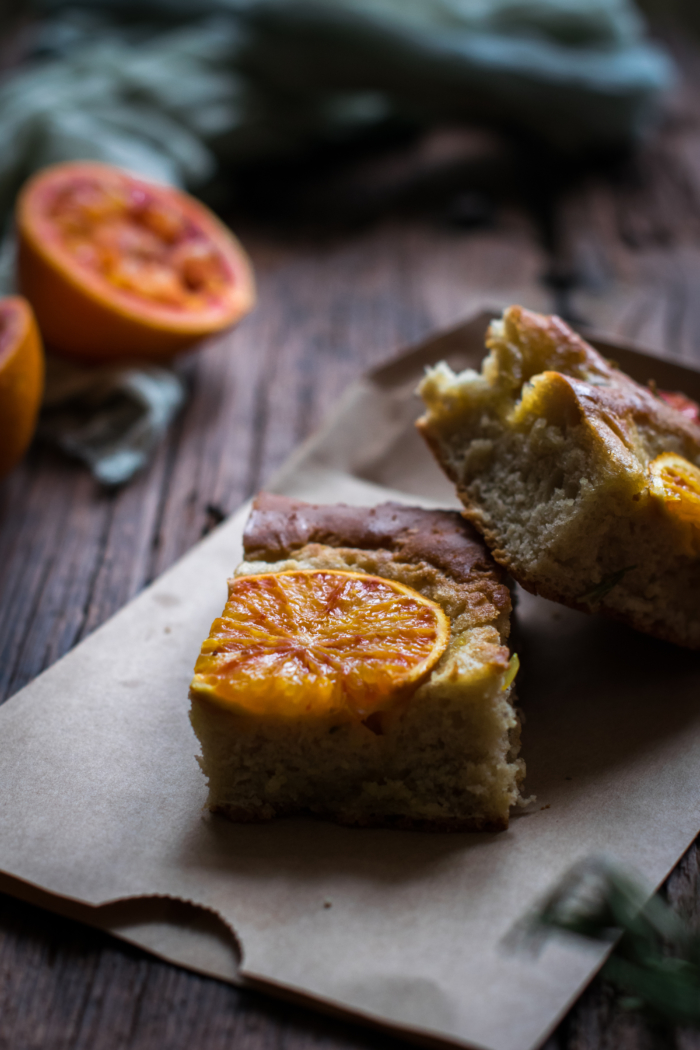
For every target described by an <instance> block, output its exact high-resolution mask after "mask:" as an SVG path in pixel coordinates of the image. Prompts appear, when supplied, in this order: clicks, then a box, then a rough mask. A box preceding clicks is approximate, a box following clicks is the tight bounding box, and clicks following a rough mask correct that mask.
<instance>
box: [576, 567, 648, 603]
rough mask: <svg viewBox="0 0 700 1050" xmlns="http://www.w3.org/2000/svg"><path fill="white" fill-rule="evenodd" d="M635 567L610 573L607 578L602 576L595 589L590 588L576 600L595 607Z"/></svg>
mask: <svg viewBox="0 0 700 1050" xmlns="http://www.w3.org/2000/svg"><path fill="white" fill-rule="evenodd" d="M636 568H637V566H636V565H628V566H627V567H626V568H625V569H618V570H617V572H611V573H609V574H608V575H607V576H604V577H603V579H602V580H601V581H600V583H597V584H596V585H595V587H592V588H591V590H590V591H586V593H585V594H582V595H581V597H580V598H578V599H577V601H579V602H586V603H587V604H588V605H597V604H598V602H602V600H603V598H606V597H607V596H608V594H610V591H611V590H612V589H613V587H617V585H618V583H620V582H621V581H622V580H623V579H624V577H625V576H626V575H627V573H628V572H632V569H636Z"/></svg>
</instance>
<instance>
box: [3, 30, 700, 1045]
mask: <svg viewBox="0 0 700 1050" xmlns="http://www.w3.org/2000/svg"><path fill="white" fill-rule="evenodd" d="M675 46H676V47H677V49H678V52H679V54H680V57H681V59H682V60H683V62H684V65H685V67H686V68H689V69H690V72H689V73H688V75H687V76H686V78H685V80H684V82H683V84H682V86H681V88H680V90H679V92H678V93H677V95H676V97H675V98H674V99H673V103H672V107H671V109H670V111H669V114H668V115H667V117H666V119H665V122H664V123H663V124H662V126H661V127H660V129H659V131H658V133H657V134H656V136H655V137H654V139H653V141H652V142H651V143H650V145H649V146H648V147H647V148H646V152H645V153H644V154H643V155H642V156H641V159H638V160H637V161H636V162H634V163H629V162H628V163H627V164H626V165H623V166H620V165H618V166H617V167H607V168H606V169H603V170H598V171H596V172H594V173H592V174H590V175H589V176H587V177H586V178H585V179H583V180H582V179H574V180H573V181H572V179H571V176H570V172H568V173H567V174H566V177H562V179H561V181H560V183H558V182H557V180H556V179H554V180H553V179H551V178H549V181H548V182H547V183H546V185H547V187H548V189H547V194H545V196H547V195H549V196H548V200H547V207H546V209H545V210H544V211H543V209H542V207H540V205H539V204H537V200H538V199H539V200H540V204H541V201H542V195H541V194H540V197H539V198H538V197H537V194H533V193H532V192H531V189H532V187H531V186H530V189H528V187H527V186H526V187H524V189H523V191H522V192H521V193H519V192H518V189H517V182H518V180H517V177H514V169H513V163H514V162H513V156H514V154H512V153H511V154H509V158H510V159H506V161H505V163H506V167H508V166H509V165H510V167H509V168H508V171H506V173H505V175H504V178H503V180H502V183H501V185H502V190H499V194H500V196H499V197H498V199H497V200H496V203H495V212H496V220H495V223H494V224H493V225H492V226H490V227H489V226H477V227H476V228H473V229H472V228H467V227H464V226H462V227H449V226H448V225H446V224H445V221H444V209H443V210H442V211H440V213H439V214H438V212H436V211H432V212H430V211H429V212H428V214H425V213H424V214H422V215H415V214H409V215H406V214H402V215H398V214H396V215H394V217H391V215H390V214H389V215H388V216H387V217H385V218H381V219H379V220H376V219H375V220H374V221H373V222H371V223H369V224H368V225H365V226H364V227H357V226H356V227H355V228H352V229H350V230H345V231H344V232H342V233H328V232H326V233H325V234H324V235H323V236H320V237H319V236H317V237H311V236H310V235H304V234H303V232H302V233H300V232H299V231H298V230H297V231H296V232H295V233H294V234H293V235H292V234H291V233H288V234H286V235H285V236H282V235H281V234H279V233H277V232H274V230H272V229H271V228H270V227H269V226H268V225H267V224H265V223H264V222H261V221H257V222H255V223H254V222H252V221H251V220H247V221H245V220H241V221H239V223H238V230H239V232H240V233H241V236H242V238H243V240H244V242H245V243H246V245H247V246H248V247H249V249H250V251H251V253H252V256H253V260H254V264H255V268H256V272H257V275H258V280H259V286H260V303H259V307H258V309H257V310H256V312H255V313H254V314H253V315H252V316H251V317H250V318H249V319H247V320H246V321H245V322H244V323H243V324H242V325H241V326H240V327H239V328H238V329H237V330H236V331H235V332H234V333H232V334H231V335H228V336H226V337H223V338H221V339H218V340H214V341H212V342H211V343H210V344H209V345H208V346H207V347H206V348H204V349H203V350H202V351H201V352H199V353H198V354H193V355H191V356H190V357H189V358H188V359H186V360H184V361H183V362H182V363H181V365H180V367H181V368H182V371H183V374H184V376H185V378H186V380H187V383H188V386H189V389H190V398H189V401H188V403H187V406H186V408H185V409H184V411H183V412H182V414H181V416H180V417H179V418H178V420H177V421H176V423H175V424H174V425H173V427H172V428H171V431H170V433H169V434H168V436H167V438H166V439H165V440H164V442H163V444H162V445H161V447H160V448H159V449H158V452H157V454H156V456H155V457H154V460H153V462H152V463H151V464H150V466H149V468H148V469H147V470H146V471H145V472H144V473H143V474H142V475H140V476H139V477H138V478H137V479H135V480H134V482H133V483H132V484H130V485H129V486H127V487H125V488H124V489H121V490H119V491H117V492H114V493H111V492H107V491H105V490H102V489H100V488H99V486H97V485H96V484H95V483H94V482H93V481H92V480H91V478H90V477H89V476H88V475H87V473H86V472H85V471H84V470H83V468H82V467H80V466H79V465H77V464H75V463H73V462H72V461H70V460H68V459H66V458H64V457H62V456H60V455H59V454H58V453H56V452H55V451H53V450H52V449H50V448H47V447H45V446H42V445H40V444H36V445H35V446H34V447H33V448H32V450H31V452H30V454H29V456H28V457H27V459H26V460H25V462H24V463H23V464H22V465H21V466H20V467H19V468H17V469H16V470H15V471H14V473H13V474H12V475H11V476H10V477H9V478H7V479H6V480H5V481H4V482H2V483H0V699H5V698H7V697H9V696H11V695H13V694H14V693H15V692H16V691H17V690H18V689H20V688H21V687H22V686H23V685H24V684H26V683H27V682H28V681H30V680H31V679H32V678H33V677H34V676H35V675H37V674H38V673H39V672H40V671H42V670H43V669H44V668H46V667H48V666H49V665H50V664H51V663H52V662H53V661H54V660H56V659H58V658H59V657H60V656H61V655H62V654H63V653H65V652H67V651H68V650H69V649H70V648H71V647H72V646H74V645H75V644H76V643H77V642H79V641H80V640H81V638H84V637H85V636H86V635H87V634H88V633H89V632H90V631H92V630H94V629H95V628H96V627H97V626H98V625H99V624H100V623H103V622H104V621H105V620H106V619H107V618H108V617H109V616H111V615H112V614H113V613H114V612H115V611H116V610H117V609H119V608H120V607H121V606H122V605H123V604H124V603H125V602H127V601H128V600H129V599H130V598H132V597H133V596H134V595H135V594H137V593H138V592H139V590H140V589H141V588H143V587H144V586H145V585H146V584H147V583H148V582H149V581H150V580H152V579H153V578H155V577H156V576H157V575H158V574H159V573H161V572H162V571H163V570H164V569H166V568H167V567H168V566H169V565H171V564H172V563H173V562H174V561H175V560H177V558H179V557H180V556H181V555H182V554H183V553H184V552H185V551H187V550H188V549H189V548H190V547H191V546H192V544H194V543H196V542H197V540H198V539H199V538H200V537H201V536H203V535H204V534H206V532H207V531H208V530H209V529H211V528H212V527H213V525H215V524H216V523H217V522H218V521H219V520H221V518H222V517H223V516H225V515H227V514H229V513H230V512H231V511H232V510H234V509H235V507H236V506H237V505H238V504H239V503H240V502H241V501H242V500H243V499H245V498H246V497H248V496H249V495H251V494H252V493H253V492H254V491H256V490H257V489H259V488H260V487H261V486H263V485H264V483H265V481H266V479H267V478H269V477H270V475H271V473H272V472H273V471H274V470H275V469H276V468H277V467H278V466H279V464H280V463H281V462H282V461H283V460H284V459H285V458H286V456H287V455H288V454H289V452H290V451H291V450H292V448H293V447H294V446H295V445H297V444H298V442H299V441H301V440H302V439H303V438H304V437H305V436H306V435H307V434H309V433H310V432H311V431H312V430H313V429H314V427H316V426H317V425H318V423H319V422H320V421H321V419H322V418H323V417H324V416H325V414H326V413H327V412H328V411H329V409H330V408H331V406H332V405H333V402H334V401H335V399H336V398H337V397H338V396H339V395H340V393H341V392H342V390H343V389H344V388H345V387H346V385H347V384H348V383H349V382H351V381H352V380H353V379H355V378H356V377H357V376H358V375H359V374H361V373H362V372H363V371H364V370H366V369H367V368H369V367H372V366H374V365H377V364H380V363H382V362H384V361H386V360H388V359H389V358H391V357H392V356H393V354H395V353H396V351H397V350H398V349H399V348H401V347H402V346H404V345H406V344H407V343H410V342H413V341H415V340H417V339H420V338H422V337H423V336H425V335H427V334H428V333H429V332H430V331H431V330H432V329H434V328H435V327H441V326H446V325H449V324H451V323H453V322H455V321H457V320H458V319H460V318H461V317H464V316H466V315H467V314H469V313H470V312H472V311H474V310H475V309H477V308H478V307H480V306H482V305H484V304H494V305H499V304H505V303H506V302H509V301H519V302H522V303H524V304H525V305H529V306H532V307H535V308H545V309H546V308H552V307H553V306H554V304H555V303H556V304H557V305H558V306H559V307H560V308H562V304H563V308H564V309H565V311H566V312H567V313H569V315H572V316H577V317H579V318H582V319H584V320H587V321H589V322H591V323H593V324H595V325H596V327H599V328H605V329H606V330H608V331H610V332H612V333H613V334H614V335H617V336H623V337H628V338H631V339H635V340H637V341H638V342H640V343H642V344H645V345H647V346H651V347H652V348H655V349H657V350H659V351H663V352H666V353H670V354H672V355H674V356H676V357H678V358H680V359H683V360H687V361H696V362H697V363H698V364H699V365H700V326H698V324H697V321H698V313H699V312H700V296H698V295H697V291H696V289H697V287H698V278H700V122H699V120H698V117H697V114H700V104H699V103H700V83H699V82H698V78H696V74H695V71H694V70H695V66H694V64H693V62H690V61H689V60H688V58H687V56H686V54H685V52H684V50H683V49H684V47H685V45H684V44H682V43H681V44H676V45H675ZM539 163H540V167H539V168H538V162H537V161H536V160H533V161H532V163H531V165H530V169H529V171H530V175H529V176H528V177H529V178H531V179H534V180H535V181H537V177H538V175H537V172H538V171H541V162H539ZM371 170H372V171H373V172H374V169H371ZM515 176H517V165H516V169H515ZM372 177H375V175H374V174H373V176H372ZM482 188H483V187H482ZM453 191H454V186H453V185H451V186H450V193H452V192H453ZM550 191H551V193H550ZM479 192H481V190H480V191H479ZM550 197H551V199H550ZM533 202H534V203H533ZM547 273H548V274H549V275H550V283H549V286H547V285H546V284H545V283H544V282H543V280H542V277H543V275H545V274H547ZM552 274H554V275H558V277H557V279H556V280H554V281H553V280H552V279H551V275H552ZM562 275H564V277H565V279H561V277H562ZM699 865H700V860H699V855H698V851H697V850H696V849H695V847H693V848H692V849H691V850H690V851H689V853H688V854H687V856H686V857H685V858H684V860H683V861H682V863H681V864H680V865H679V866H678V868H677V870H676V871H675V872H674V874H673V875H672V876H671V878H670V880H669V882H668V885H667V892H668V896H669V898H670V899H671V900H672V901H673V903H674V905H675V906H676V907H678V908H679V909H680V910H681V911H683V912H684V913H685V914H687V915H688V917H689V920H690V921H692V922H694V923H696V924H697V923H698V922H699V920H700V911H699V909H700V904H699V902H700V878H699V871H698V868H699ZM380 1045H381V1046H382V1047H392V1046H395V1047H397V1048H398V1047H399V1046H403V1045H406V1044H404V1043H403V1042H402V1041H400V1040H391V1039H388V1038H386V1037H384V1036H381V1035H379V1034H376V1033H372V1032H370V1031H369V1030H365V1029H362V1028H360V1027H355V1026H353V1025H351V1024H347V1023H341V1022H338V1021H335V1020H331V1019H328V1018H324V1017H322V1016H320V1015H319V1016H317V1015H315V1014H314V1013H312V1012H310V1011H308V1010H305V1009H301V1008H296V1007H291V1006H288V1005H284V1004H282V1003H278V1002H275V1001H273V1000H271V999H268V998H266V997H264V996H261V995H257V994H254V993H252V992H247V991H245V992H244V991H239V990H237V989H234V988H231V987H229V986H227V985H224V984H221V983H219V982H216V981H212V980H208V979H205V978H201V977H198V976H195V975H193V974H190V973H187V972H185V971H183V970H180V969H178V968H177V967H173V966H169V965H167V964H164V963H160V962H158V961H156V960H155V959H152V958H150V957H148V956H146V955H145V954H144V953H141V952H139V951H137V950H135V949H132V948H130V947H128V946H125V945H123V944H120V943H118V942H116V941H114V940H112V939H110V938H108V937H106V936H105V935H103V934H101V933H98V932H96V931H94V930H89V929H87V928H85V927H82V926H80V925H79V924H77V923H74V922H70V921H68V920H66V919H61V918H58V917H56V916H53V915H50V914H48V913H46V912H43V911H42V910H40V909H38V908H33V907H30V906H28V905H25V904H20V903H19V902H17V901H15V900H13V899H11V898H8V897H0V1050H4V1048H8V1050H9V1048H12V1050H24V1048H34V1047H37V1048H38V1047H41V1048H42V1050H58V1048H61V1050H63V1048H65V1050H82V1048H87V1047H100V1050H117V1048H122V1047H123V1048H128V1050H141V1048H151V1047H156V1046H157V1047H159V1048H163V1050H168V1048H173V1050H176V1048H177V1050H179V1048H183V1050H184V1048H194V1047H196V1048H197V1050H210V1048H212V1050H214V1048H217V1050H218V1048H222V1050H223V1048H224V1047H226V1048H227V1050H228V1048H230V1047H236V1050H273V1048H274V1050H278V1048H284V1050H287V1048H288V1050H302V1048H303V1050H308V1048H311V1047H319V1048H324V1050H325V1048H328V1050H349V1048H352V1047H378V1046H380ZM547 1046H548V1050H600V1048H605V1050H607V1048H610V1050H613V1048H615V1050H618V1048H626V1050H646V1048H657V1047H659V1048H660V1047H677V1048H678V1050H697V1048H700V1037H699V1036H698V1035H697V1034H693V1033H688V1032H672V1031H669V1030H667V1029H658V1028H654V1027H652V1026H651V1025H650V1024H649V1023H648V1022H646V1021H645V1020H643V1019H642V1018H640V1017H639V1016H637V1015H634V1014H627V1013H625V1011H623V1010H622V1009H621V1008H620V1006H619V1003H618V1001H617V999H616V997H615V995H614V993H613V991H612V990H611V989H610V988H609V987H607V986H605V985H604V984H603V983H602V982H600V981H595V982H593V984H592V985H591V987H590V989H589V990H588V991H587V992H586V993H585V995H584V996H583V997H582V999H581V1001H580V1002H579V1003H578V1004H577V1005H576V1006H575V1007H574V1008H573V1010H572V1011H571V1012H570V1013H569V1015H568V1016H567V1018H566V1019H565V1021H564V1022H563V1023H562V1024H561V1025H560V1026H559V1028H558V1029H557V1031H556V1032H555V1033H554V1034H553V1036H552V1037H551V1039H550V1040H549V1042H548V1044H547Z"/></svg>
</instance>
